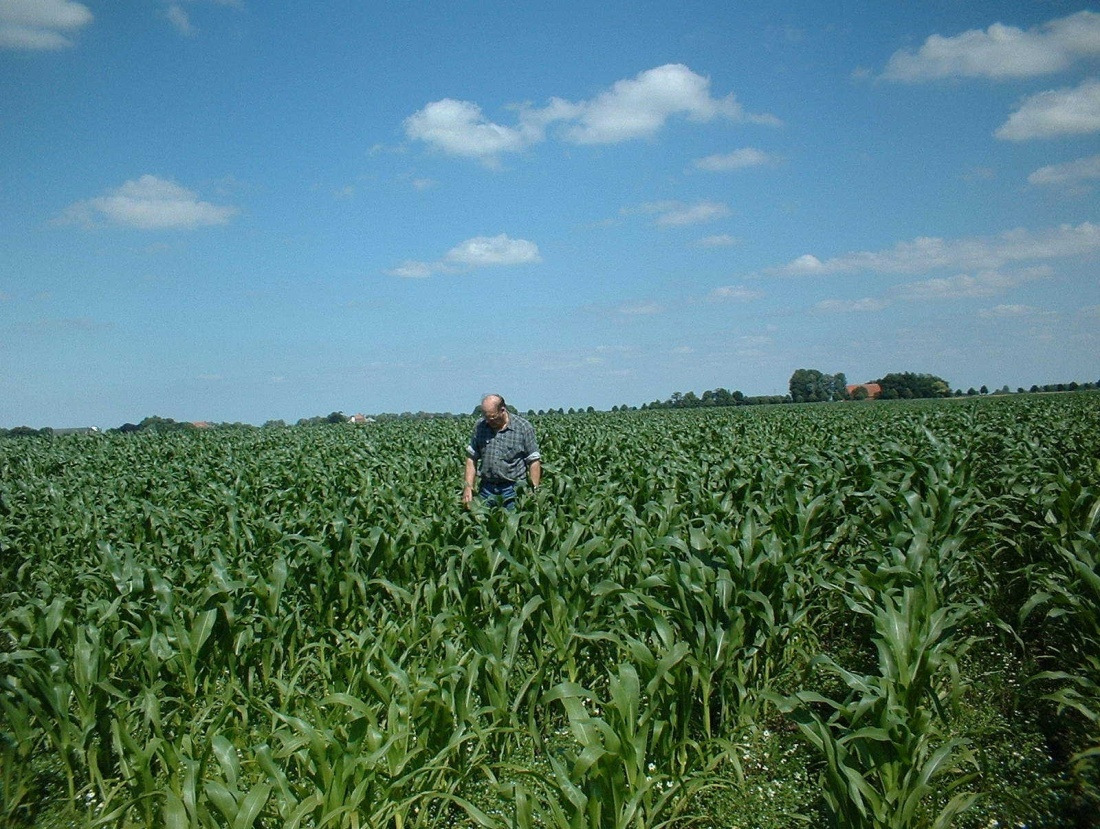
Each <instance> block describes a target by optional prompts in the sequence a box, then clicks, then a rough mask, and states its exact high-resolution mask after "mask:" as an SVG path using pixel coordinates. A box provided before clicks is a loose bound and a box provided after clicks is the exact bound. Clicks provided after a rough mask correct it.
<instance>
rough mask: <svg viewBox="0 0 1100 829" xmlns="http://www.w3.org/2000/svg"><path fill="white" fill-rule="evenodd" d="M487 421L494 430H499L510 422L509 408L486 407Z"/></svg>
mask: <svg viewBox="0 0 1100 829" xmlns="http://www.w3.org/2000/svg"><path fill="white" fill-rule="evenodd" d="M485 422H486V423H488V424H489V427H490V428H491V429H492V430H493V431H494V432H499V431H500V430H501V429H503V428H504V424H505V423H507V422H508V410H507V409H505V408H504V407H503V406H490V407H488V408H486V409H485Z"/></svg>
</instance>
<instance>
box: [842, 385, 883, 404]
mask: <svg viewBox="0 0 1100 829" xmlns="http://www.w3.org/2000/svg"><path fill="white" fill-rule="evenodd" d="M844 388H845V389H846V390H847V392H848V396H849V397H851V396H852V393H853V392H854V391H855V390H856V389H866V390H867V399H868V400H874V399H875V398H876V397H878V396H879V395H881V394H882V386H880V385H879V384H878V383H855V384H853V385H851V386H845V387H844Z"/></svg>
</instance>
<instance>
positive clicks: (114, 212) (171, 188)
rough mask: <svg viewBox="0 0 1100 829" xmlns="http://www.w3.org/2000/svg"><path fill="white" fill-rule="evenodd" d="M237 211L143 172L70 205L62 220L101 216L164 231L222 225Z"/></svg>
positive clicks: (117, 221)
mask: <svg viewBox="0 0 1100 829" xmlns="http://www.w3.org/2000/svg"><path fill="white" fill-rule="evenodd" d="M236 213H237V208H235V207H226V206H221V205H216V204H211V203H210V202H204V201H200V200H199V198H198V196H197V194H195V193H194V192H193V191H191V190H188V189H186V188H184V187H181V186H180V185H178V184H176V183H175V182H172V181H168V180H166V179H162V178H158V177H157V176H151V175H144V176H142V177H141V178H139V179H135V180H133V181H128V182H126V183H125V184H123V185H122V186H121V187H118V188H115V189H114V190H108V191H107V194H106V195H103V196H97V197H96V198H94V199H88V200H87V201H83V202H77V203H76V204H74V205H71V206H70V207H69V208H68V209H67V210H66V211H65V213H64V214H63V216H62V219H63V220H76V221H82V222H86V223H94V221H95V219H96V218H103V219H106V220H107V221H109V222H111V223H112V224H116V225H122V226H125V227H134V228H138V229H140V230H165V229H175V228H185V229H191V228H196V227H202V226H206V225H221V224H225V223H226V222H228V221H229V220H230V219H231V218H232V217H233V216H234V215H235V214H236Z"/></svg>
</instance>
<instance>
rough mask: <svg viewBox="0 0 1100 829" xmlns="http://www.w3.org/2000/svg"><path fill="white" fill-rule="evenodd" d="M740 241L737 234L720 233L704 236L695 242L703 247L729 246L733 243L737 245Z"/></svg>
mask: <svg viewBox="0 0 1100 829" xmlns="http://www.w3.org/2000/svg"><path fill="white" fill-rule="evenodd" d="M738 241H739V240H738V239H737V237H736V236H730V235H729V234H728V233H719V234H718V235H717V236H704V237H703V238H702V239H698V240H696V242H695V244H696V245H698V246H699V247H701V248H728V247H730V246H731V245H736V244H737V243H738Z"/></svg>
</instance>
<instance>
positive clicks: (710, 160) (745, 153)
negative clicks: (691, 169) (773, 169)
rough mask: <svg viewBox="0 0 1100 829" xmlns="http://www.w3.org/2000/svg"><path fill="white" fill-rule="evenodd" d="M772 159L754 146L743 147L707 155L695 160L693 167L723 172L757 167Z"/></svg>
mask: <svg viewBox="0 0 1100 829" xmlns="http://www.w3.org/2000/svg"><path fill="white" fill-rule="evenodd" d="M772 161H773V158H772V156H770V155H768V154H767V153H766V152H764V151H763V150H757V149H755V148H754V147H744V148H743V149H740V150H734V151H733V152H732V153H726V154H725V155H708V156H706V157H705V158H697V159H696V160H695V169H697V170H706V171H707V172H710V173H725V172H729V171H730V170H743V169H745V168H746V167H759V166H760V165H762V164H769V163H771V162H772Z"/></svg>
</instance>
